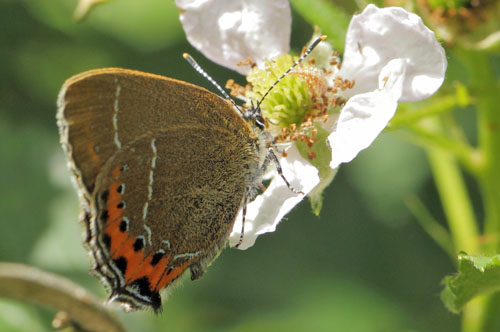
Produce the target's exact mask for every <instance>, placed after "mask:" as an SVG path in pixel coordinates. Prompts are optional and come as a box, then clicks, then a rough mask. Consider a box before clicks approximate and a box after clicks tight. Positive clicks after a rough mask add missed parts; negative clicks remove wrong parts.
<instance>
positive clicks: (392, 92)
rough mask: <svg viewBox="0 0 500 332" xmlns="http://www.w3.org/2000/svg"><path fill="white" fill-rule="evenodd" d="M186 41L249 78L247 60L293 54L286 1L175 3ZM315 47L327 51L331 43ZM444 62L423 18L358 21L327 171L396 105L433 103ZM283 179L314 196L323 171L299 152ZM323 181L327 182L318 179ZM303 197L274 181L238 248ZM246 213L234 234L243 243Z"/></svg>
mask: <svg viewBox="0 0 500 332" xmlns="http://www.w3.org/2000/svg"><path fill="white" fill-rule="evenodd" d="M176 4H177V6H178V7H179V8H180V10H181V22H182V24H183V27H184V30H185V31H186V34H187V37H188V40H189V41H190V42H191V43H192V44H193V45H194V46H195V47H196V48H198V49H199V50H200V51H201V52H202V53H204V54H205V55H206V56H207V57H208V58H210V59H211V60H213V61H214V62H216V63H218V64H221V65H224V66H226V67H229V68H232V69H235V70H238V71H240V72H243V73H244V72H245V70H246V68H242V67H239V66H237V63H238V62H240V61H242V60H245V59H247V58H248V57H249V56H250V57H252V58H253V59H254V61H256V63H257V64H258V65H260V64H261V63H262V61H263V60H264V59H270V58H271V57H273V56H275V55H279V54H283V53H285V52H287V51H288V38H289V34H290V22H291V16H290V7H289V4H288V1H284V0H277V1H264V0H258V1H257V0H254V1H252V0H241V1H238V0H231V1H229V0H197V1H196V0H176ZM323 43H324V46H322V45H321V44H320V46H318V48H321V47H323V48H325V49H328V47H329V46H328V44H326V43H325V42H323ZM446 66H447V61H446V56H445V53H444V50H443V48H442V47H441V45H440V44H439V42H438V41H437V40H436V38H435V36H434V33H433V32H432V31H431V30H429V29H428V28H427V27H426V26H425V25H424V24H423V23H422V20H421V19H420V17H418V16H417V15H415V14H411V13H408V12H407V11H405V10H404V9H402V8H398V7H389V8H382V9H379V8H377V7H376V6H374V5H368V6H367V7H366V8H365V10H364V11H363V12H362V13H361V14H359V15H354V16H353V18H352V20H351V22H350V24H349V28H348V31H347V36H346V45H345V52H344V56H343V61H342V67H341V69H340V70H337V68H334V69H335V70H334V72H333V74H332V75H331V77H330V78H329V83H330V85H331V86H333V84H334V83H333V82H334V81H335V79H339V78H341V79H343V80H349V81H351V82H352V81H354V82H355V84H354V86H353V87H352V88H350V89H347V90H343V91H340V90H339V92H338V94H339V96H341V97H343V98H348V101H347V103H346V104H345V105H344V107H343V108H342V109H341V110H340V112H339V114H338V115H337V118H335V119H332V118H333V117H331V118H330V121H329V122H328V124H327V127H328V129H329V131H330V135H329V136H328V142H329V144H330V147H331V152H332V158H331V162H330V167H331V168H332V169H335V168H337V167H338V166H339V165H340V164H341V163H346V162H349V161H351V160H352V159H353V158H354V157H356V155H357V154H358V153H359V152H360V151H361V150H363V149H365V148H367V147H368V146H369V145H370V144H371V143H372V142H373V141H374V139H375V138H376V137H377V136H378V134H379V133H380V132H381V131H382V130H383V129H384V128H385V126H386V125H387V123H388V122H389V120H390V119H391V118H392V117H393V116H394V113H395V111H396V108H397V103H398V101H417V100H421V99H424V98H427V97H429V96H431V95H432V94H433V93H434V92H435V91H436V90H437V89H438V88H439V87H440V86H441V84H442V82H443V80H444V74H445V71H446ZM280 163H281V166H282V168H283V172H284V174H285V177H286V178H287V179H288V180H289V182H290V183H291V185H292V186H293V187H294V188H297V189H299V190H302V191H303V192H304V193H305V194H307V193H309V192H310V191H311V190H312V189H314V187H316V186H317V185H318V184H320V177H319V174H318V170H317V169H316V168H315V167H314V166H313V165H312V164H311V163H310V162H309V161H308V160H307V159H305V158H303V157H302V156H301V155H300V153H299V152H298V150H297V148H296V147H295V146H292V148H290V149H289V150H288V151H287V157H281V158H280ZM321 180H322V179H321ZM303 197H304V196H303V195H296V194H294V193H292V192H291V191H290V190H289V189H288V188H287V187H286V185H285V183H284V182H283V180H282V179H281V178H280V177H279V176H277V175H274V177H273V178H272V181H271V183H270V185H269V187H268V189H267V190H266V191H265V192H264V193H263V194H262V195H260V196H258V197H257V198H256V199H255V200H254V201H253V202H251V203H250V204H249V205H248V206H247V216H246V223H245V235H244V241H243V243H242V245H241V246H240V247H239V248H240V249H246V248H248V247H250V246H252V245H253V243H254V242H255V239H256V238H257V236H258V235H260V234H263V233H266V232H272V231H274V230H275V228H276V226H277V224H278V223H279V221H280V220H281V219H282V218H283V216H284V215H285V214H286V213H288V212H289V211H290V210H291V209H292V208H293V206H295V205H296V204H297V203H299V202H300V200H302V198H303ZM240 230H241V213H240V216H238V218H237V221H236V223H235V226H234V230H233V233H232V234H231V238H230V242H231V244H232V245H234V244H236V243H237V242H238V240H239V237H240Z"/></svg>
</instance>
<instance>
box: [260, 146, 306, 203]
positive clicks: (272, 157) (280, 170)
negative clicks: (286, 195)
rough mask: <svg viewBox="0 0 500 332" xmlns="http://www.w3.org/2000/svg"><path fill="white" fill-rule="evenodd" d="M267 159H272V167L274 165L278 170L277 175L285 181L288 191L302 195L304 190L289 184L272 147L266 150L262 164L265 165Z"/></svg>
mask: <svg viewBox="0 0 500 332" xmlns="http://www.w3.org/2000/svg"><path fill="white" fill-rule="evenodd" d="M268 159H269V161H270V160H271V159H272V161H273V162H274V167H276V171H277V172H278V174H279V176H281V178H282V179H283V181H285V184H286V186H287V187H288V189H290V191H291V192H293V193H295V194H302V195H304V192H302V191H299V190H297V189H295V188H294V187H292V186H291V185H290V183H289V182H288V180H287V179H286V177H285V175H284V174H283V170H282V169H281V164H280V161H279V160H278V157H276V154H275V153H274V151H273V149H272V148H269V150H268V152H267V156H266V160H264V163H263V166H264V165H266V161H267V160H268ZM269 161H267V165H268V164H269ZM267 165H266V167H267Z"/></svg>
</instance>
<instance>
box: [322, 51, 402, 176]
mask: <svg viewBox="0 0 500 332" xmlns="http://www.w3.org/2000/svg"><path fill="white" fill-rule="evenodd" d="M406 67H407V65H406V61H405V60H403V59H395V60H392V61H390V62H389V63H388V64H387V65H386V66H385V67H384V68H382V71H381V72H380V75H379V78H378V85H379V89H378V90H375V91H372V92H367V93H363V94H358V95H355V96H353V97H351V98H350V99H349V100H348V101H347V103H346V105H345V106H344V108H343V109H342V110H341V111H340V116H339V119H338V121H337V128H336V130H335V131H334V132H332V133H331V134H330V136H328V141H329V143H330V147H331V149H332V161H331V162H330V167H331V168H337V167H338V166H339V165H340V164H341V163H346V162H349V161H351V160H352V159H354V157H356V156H357V154H358V153H359V152H360V151H361V150H363V149H365V148H367V147H368V146H369V145H370V144H371V143H372V142H373V141H374V140H375V138H376V137H377V136H378V134H380V132H381V131H382V130H383V129H384V128H385V127H386V126H387V123H388V122H389V120H390V119H391V118H392V117H393V116H394V113H395V112H396V108H397V106H398V99H399V98H400V97H401V93H402V90H403V85H404V80H405V70H406Z"/></svg>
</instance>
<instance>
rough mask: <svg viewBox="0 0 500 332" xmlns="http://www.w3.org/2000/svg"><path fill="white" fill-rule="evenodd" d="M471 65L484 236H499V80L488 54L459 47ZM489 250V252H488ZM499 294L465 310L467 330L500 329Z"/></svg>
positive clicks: (491, 249)
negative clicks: (475, 105)
mask: <svg viewBox="0 0 500 332" xmlns="http://www.w3.org/2000/svg"><path fill="white" fill-rule="evenodd" d="M456 53H457V55H458V56H459V58H460V59H461V60H462V62H463V63H464V64H465V66H466V67H467V68H468V72H469V74H470V86H471V90H472V94H473V95H474V97H475V99H476V100H477V113H478V135H479V137H478V138H479V151H480V154H481V158H482V159H481V163H480V165H479V170H478V181H479V185H480V188H481V193H482V196H483V202H484V212H485V221H484V235H486V236H490V237H493V238H495V237H496V235H498V233H499V232H500V112H499V110H498V107H497V105H496V104H497V98H498V97H497V96H498V83H497V81H496V79H495V76H494V71H493V68H492V67H491V64H490V61H489V59H488V56H487V55H485V54H483V53H479V52H474V51H466V50H456ZM498 249H499V247H498V242H496V243H493V244H492V245H490V246H489V247H487V248H483V252H482V253H483V254H484V253H487V252H498ZM484 251H486V252H484ZM497 298H498V293H497V294H491V295H488V296H484V297H481V298H478V299H476V300H474V301H471V303H469V304H468V305H467V306H466V307H465V309H464V313H463V321H462V327H463V329H464V331H472V332H490V331H497V330H498V317H499V308H498V302H499V301H498V300H497Z"/></svg>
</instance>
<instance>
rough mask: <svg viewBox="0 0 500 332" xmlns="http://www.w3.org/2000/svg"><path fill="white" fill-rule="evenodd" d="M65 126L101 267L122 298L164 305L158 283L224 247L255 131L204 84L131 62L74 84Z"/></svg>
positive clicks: (66, 101)
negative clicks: (150, 71) (156, 72)
mask: <svg viewBox="0 0 500 332" xmlns="http://www.w3.org/2000/svg"><path fill="white" fill-rule="evenodd" d="M58 124H59V127H60V131H61V142H62V144H63V147H64V148H65V150H66V152H67V154H68V156H69V160H70V165H71V169H72V171H73V173H74V175H75V178H76V182H77V184H78V189H79V193H80V198H81V205H82V212H83V217H82V218H83V221H84V222H85V225H86V228H87V238H86V241H87V243H88V244H89V247H90V250H91V253H92V256H93V258H94V261H95V267H94V269H95V271H96V272H97V274H98V275H99V276H101V279H102V280H103V281H104V282H105V283H106V284H108V285H109V286H110V287H111V289H112V296H114V298H116V299H118V300H119V301H121V302H123V303H125V304H127V305H129V306H131V307H133V308H136V307H143V306H152V307H153V308H154V309H155V310H157V309H159V307H160V306H161V301H160V297H159V295H158V292H159V290H161V289H162V288H164V287H166V286H167V285H169V284H170V283H171V282H172V281H174V280H175V279H176V278H177V277H178V276H179V275H180V274H182V272H184V271H185V270H186V269H187V268H188V267H190V270H191V275H192V278H193V279H196V278H198V277H200V276H201V275H202V273H203V271H204V270H205V268H206V266H207V265H208V264H209V263H210V262H211V261H212V260H213V259H214V258H215V257H216V255H217V254H218V252H219V251H220V249H221V248H222V247H223V245H224V244H225V242H226V240H227V237H228V235H229V232H230V231H231V229H232V225H233V223H234V219H235V216H236V214H237V212H238V209H239V207H240V205H241V201H242V198H243V195H244V191H245V188H246V187H247V186H248V185H249V179H250V177H251V170H252V169H255V168H256V167H257V164H258V153H257V146H256V139H255V137H254V136H253V135H252V130H251V129H250V127H249V126H248V124H247V123H246V122H245V121H244V120H243V119H242V118H241V117H240V116H239V114H237V113H236V112H235V111H234V109H233V108H232V106H231V105H230V104H229V103H228V102H226V101H225V100H223V99H222V98H220V97H218V96H216V95H214V94H212V93H211V92H208V91H207V90H204V89H202V88H199V87H196V86H194V85H191V84H188V83H184V82H181V81H176V80H172V79H168V78H164V77H161V76H156V75H151V74H145V73H141V72H136V71H130V70H123V69H102V70H96V71H90V72H87V73H83V74H80V75H77V76H75V77H73V78H71V79H70V80H68V81H67V82H66V83H65V85H64V86H63V88H62V90H61V93H60V96H59V112H58Z"/></svg>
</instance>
